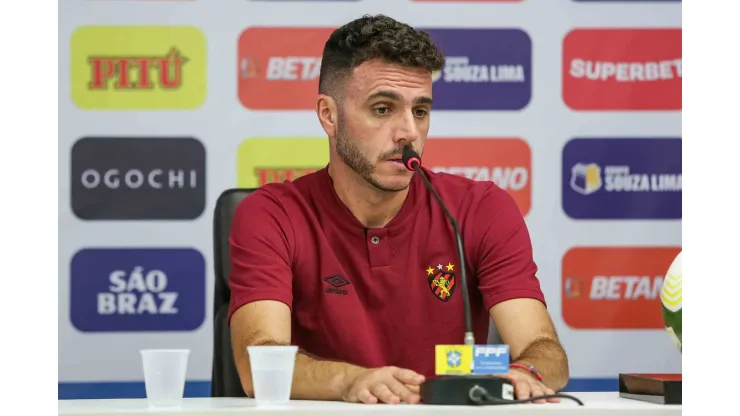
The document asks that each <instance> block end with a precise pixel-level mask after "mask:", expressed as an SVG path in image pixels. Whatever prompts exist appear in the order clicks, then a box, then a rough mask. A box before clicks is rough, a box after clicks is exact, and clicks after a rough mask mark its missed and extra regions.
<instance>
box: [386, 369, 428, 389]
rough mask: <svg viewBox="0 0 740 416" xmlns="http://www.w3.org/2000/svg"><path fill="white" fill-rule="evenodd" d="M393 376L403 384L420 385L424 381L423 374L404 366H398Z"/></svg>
mask: <svg viewBox="0 0 740 416" xmlns="http://www.w3.org/2000/svg"><path fill="white" fill-rule="evenodd" d="M393 376H394V377H395V378H396V379H398V381H400V382H401V383H404V384H410V385H416V386H418V385H420V384H421V383H423V382H424V376H423V375H421V374H419V373H417V372H415V371H412V370H408V369H405V368H399V369H397V370H396V371H395V372H394V373H393Z"/></svg>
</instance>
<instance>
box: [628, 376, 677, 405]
mask: <svg viewBox="0 0 740 416" xmlns="http://www.w3.org/2000/svg"><path fill="white" fill-rule="evenodd" d="M681 376H682V375H681V374H641V373H631V374H619V397H624V398H625V399H633V400H640V401H643V402H650V403H657V404H681Z"/></svg>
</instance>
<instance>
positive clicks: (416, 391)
mask: <svg viewBox="0 0 740 416" xmlns="http://www.w3.org/2000/svg"><path fill="white" fill-rule="evenodd" d="M406 388H407V389H409V390H410V391H411V392H412V393H414V394H419V393H420V392H421V387H419V386H414V385H410V384H407V385H406Z"/></svg>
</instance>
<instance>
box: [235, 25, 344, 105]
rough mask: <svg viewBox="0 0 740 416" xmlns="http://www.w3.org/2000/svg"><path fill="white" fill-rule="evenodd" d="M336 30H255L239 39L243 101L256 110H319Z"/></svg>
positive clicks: (245, 32)
mask: <svg viewBox="0 0 740 416" xmlns="http://www.w3.org/2000/svg"><path fill="white" fill-rule="evenodd" d="M333 31H334V28H295V27H280V28H272V27H269V28H267V27H251V28H248V29H246V30H245V31H244V32H242V34H241V36H240V37H239V47H238V54H239V55H238V60H237V77H238V80H239V82H238V85H239V87H238V88H239V101H241V103H242V105H244V107H247V108H249V109H252V110H311V109H313V108H314V107H315V106H316V98H317V95H318V88H319V70H320V68H321V55H322V53H323V50H324V44H325V43H326V40H327V39H328V38H329V35H330V34H331V32H333Z"/></svg>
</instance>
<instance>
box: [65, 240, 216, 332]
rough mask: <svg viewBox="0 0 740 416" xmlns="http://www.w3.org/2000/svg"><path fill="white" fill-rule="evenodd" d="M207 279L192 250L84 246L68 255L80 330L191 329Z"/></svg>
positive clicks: (198, 319)
mask: <svg viewBox="0 0 740 416" xmlns="http://www.w3.org/2000/svg"><path fill="white" fill-rule="evenodd" d="M205 283H206V268H205V259H204V258H203V256H202V255H201V254H200V253H199V252H198V251H196V250H193V249H184V248H182V249H181V248H161V249H160V248H158V249H114V248H94V249H83V250H81V251H79V252H78V253H77V254H76V255H75V256H74V258H73V259H72V265H71V270H70V286H71V287H70V305H71V316H70V319H71V321H72V325H74V327H75V328H77V329H78V330H80V331H82V332H120V331H193V330H195V329H197V328H198V327H199V326H200V325H201V324H202V323H203V320H204V319H205V296H204V293H205V289H206V288H205Z"/></svg>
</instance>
